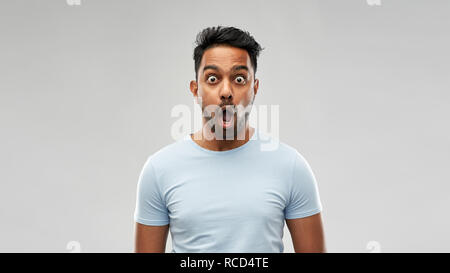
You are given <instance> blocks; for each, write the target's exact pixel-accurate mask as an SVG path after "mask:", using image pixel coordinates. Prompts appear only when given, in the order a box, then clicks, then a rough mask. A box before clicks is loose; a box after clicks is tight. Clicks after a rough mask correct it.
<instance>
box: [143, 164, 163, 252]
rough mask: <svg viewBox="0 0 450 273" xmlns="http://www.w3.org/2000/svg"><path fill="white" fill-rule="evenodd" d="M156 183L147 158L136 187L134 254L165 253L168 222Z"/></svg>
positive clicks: (156, 180) (153, 170)
mask: <svg viewBox="0 0 450 273" xmlns="http://www.w3.org/2000/svg"><path fill="white" fill-rule="evenodd" d="M158 182H159V181H158V177H157V175H156V172H155V169H154V167H153V165H152V163H151V158H149V159H148V160H147V162H146V163H145V165H144V167H143V168H142V171H141V174H140V176H139V181H138V186H137V194H136V208H135V213H134V220H135V222H136V231H135V232H136V234H135V251H136V252H165V246H166V240H167V235H168V231H169V223H170V221H169V214H168V209H167V207H166V202H165V200H164V198H163V195H162V193H161V190H160V187H159V183H158Z"/></svg>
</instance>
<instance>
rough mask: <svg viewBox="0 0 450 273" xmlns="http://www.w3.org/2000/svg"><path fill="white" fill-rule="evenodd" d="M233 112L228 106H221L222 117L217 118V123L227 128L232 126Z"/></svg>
mask: <svg viewBox="0 0 450 273" xmlns="http://www.w3.org/2000/svg"><path fill="white" fill-rule="evenodd" d="M233 117H234V112H233V110H231V109H229V107H222V118H219V124H220V125H221V126H222V127H223V128H224V129H228V128H230V127H232V126H233V123H234V120H233Z"/></svg>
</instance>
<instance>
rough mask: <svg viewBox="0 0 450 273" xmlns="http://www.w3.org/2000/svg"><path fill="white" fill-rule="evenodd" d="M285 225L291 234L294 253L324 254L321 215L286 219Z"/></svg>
mask: <svg viewBox="0 0 450 273" xmlns="http://www.w3.org/2000/svg"><path fill="white" fill-rule="evenodd" d="M286 225H287V227H288V229H289V232H290V233H291V237H292V243H293V245H294V250H295V252H297V253H298V252H304V253H310V252H326V247H325V238H324V232H323V224H322V216H321V213H317V214H314V215H311V216H308V217H303V218H296V219H286Z"/></svg>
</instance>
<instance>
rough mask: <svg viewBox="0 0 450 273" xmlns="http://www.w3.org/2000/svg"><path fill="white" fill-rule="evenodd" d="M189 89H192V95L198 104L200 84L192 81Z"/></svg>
mask: <svg viewBox="0 0 450 273" xmlns="http://www.w3.org/2000/svg"><path fill="white" fill-rule="evenodd" d="M189 88H190V89H191V93H192V95H193V96H194V97H195V101H196V102H197V103H198V97H197V96H198V94H197V92H198V84H197V81H194V80H192V81H191V82H190V84H189Z"/></svg>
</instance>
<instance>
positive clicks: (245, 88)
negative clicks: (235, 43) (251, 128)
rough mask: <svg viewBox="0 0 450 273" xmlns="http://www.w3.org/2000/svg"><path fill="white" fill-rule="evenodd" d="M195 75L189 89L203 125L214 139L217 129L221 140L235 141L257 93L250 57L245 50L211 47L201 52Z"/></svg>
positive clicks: (243, 128) (242, 128)
mask: <svg viewBox="0 0 450 273" xmlns="http://www.w3.org/2000/svg"><path fill="white" fill-rule="evenodd" d="M197 73H198V78H197V81H191V83H190V89H191V92H192V94H193V95H194V96H195V97H196V98H197V102H198V103H199V104H200V106H201V108H202V113H203V123H204V125H205V124H209V128H211V132H215V133H216V136H217V132H218V130H221V131H222V134H221V135H222V136H223V139H225V137H226V138H227V139H229V136H230V135H231V136H232V137H233V139H235V138H236V136H237V135H239V134H240V133H242V131H243V130H245V128H246V127H247V124H248V116H249V114H250V110H251V106H252V104H253V101H254V98H255V96H256V93H257V92H258V85H259V81H258V79H255V78H254V75H255V73H254V70H253V66H252V64H251V61H250V56H249V55H248V53H247V51H246V50H245V49H240V48H236V47H231V46H226V45H223V46H222V45H220V46H216V47H212V48H209V49H207V50H205V52H204V53H203V57H202V60H201V63H200V66H199V69H198V71H197ZM223 110H226V111H225V112H223Z"/></svg>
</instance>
